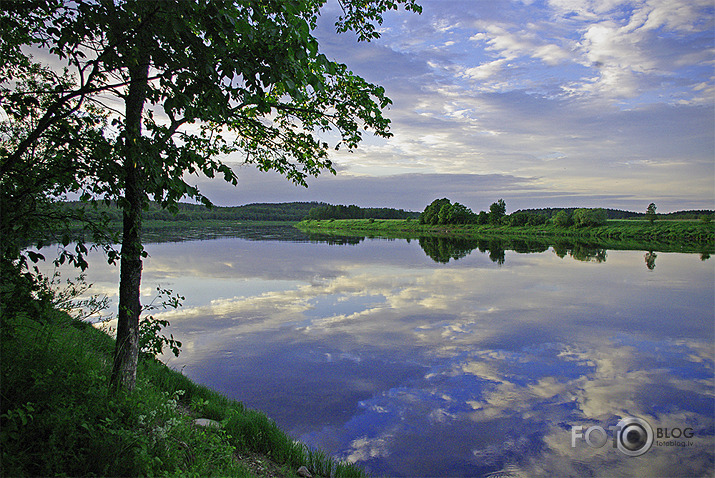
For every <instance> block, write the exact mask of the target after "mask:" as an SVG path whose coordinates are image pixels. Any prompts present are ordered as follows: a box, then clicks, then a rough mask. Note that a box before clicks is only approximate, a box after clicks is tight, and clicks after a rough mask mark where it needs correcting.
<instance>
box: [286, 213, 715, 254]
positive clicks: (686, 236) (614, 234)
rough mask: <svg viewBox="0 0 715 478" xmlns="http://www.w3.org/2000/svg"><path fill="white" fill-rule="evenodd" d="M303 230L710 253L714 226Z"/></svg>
mask: <svg viewBox="0 0 715 478" xmlns="http://www.w3.org/2000/svg"><path fill="white" fill-rule="evenodd" d="M296 226H297V227H298V228H299V229H301V230H303V231H306V232H323V233H336V234H354V235H366V236H382V237H391V238H416V237H456V238H459V237H461V238H474V237H485V236H496V237H503V238H509V237H532V238H541V239H544V240H547V241H552V242H556V241H560V240H564V239H568V240H573V241H578V240H581V241H589V242H598V243H599V244H602V245H604V246H608V247H609V248H612V249H654V250H663V251H666V250H670V251H678V250H693V252H695V251H697V252H701V249H703V248H705V249H706V250H707V251H710V252H712V249H713V246H714V245H715V225H713V223H705V222H703V221H658V222H655V223H654V224H650V223H649V222H647V221H642V220H608V221H606V223H605V224H604V225H601V226H593V227H576V226H558V225H556V224H554V223H553V222H550V221H547V222H546V223H545V224H541V225H534V226H529V225H524V226H511V225H506V224H435V225H433V224H420V223H419V222H418V221H415V220H381V219H343V220H341V219H335V220H327V221H312V220H306V221H302V222H300V223H298V224H297V225H296Z"/></svg>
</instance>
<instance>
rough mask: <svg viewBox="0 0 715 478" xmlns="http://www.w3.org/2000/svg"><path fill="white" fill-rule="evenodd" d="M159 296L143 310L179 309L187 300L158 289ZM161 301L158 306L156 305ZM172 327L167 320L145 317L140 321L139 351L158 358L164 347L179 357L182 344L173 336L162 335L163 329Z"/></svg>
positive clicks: (166, 290) (168, 291)
mask: <svg viewBox="0 0 715 478" xmlns="http://www.w3.org/2000/svg"><path fill="white" fill-rule="evenodd" d="M156 290H157V296H156V297H155V298H154V300H152V301H151V303H149V304H148V305H145V306H144V307H143V308H142V309H143V311H144V312H146V311H150V310H157V309H169V308H171V309H178V308H179V307H181V302H182V301H184V300H186V298H185V297H183V296H180V295H178V294H177V295H173V296H172V291H171V290H169V289H162V288H161V287H157V289H156ZM157 300H161V302H160V303H159V304H158V305H155V304H154V303H155V302H156V301H157ZM169 325H171V324H170V323H169V321H168V320H166V319H157V318H154V316H152V315H149V316H143V317H142V318H141V319H140V320H139V350H140V351H141V352H142V353H144V354H147V355H150V356H152V357H157V356H159V355H161V354H162V353H163V352H164V347H168V348H169V350H171V353H173V354H174V356H175V357H178V356H179V352H180V351H181V342H180V341H178V340H176V339H175V338H174V335H173V334H170V335H169V337H167V336H166V335H161V331H162V329H164V328H166V327H168V326H169Z"/></svg>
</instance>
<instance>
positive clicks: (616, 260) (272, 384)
mask: <svg viewBox="0 0 715 478" xmlns="http://www.w3.org/2000/svg"><path fill="white" fill-rule="evenodd" d="M257 239H266V240H257ZM281 239H285V240H281ZM303 239H304V238H302V236H301V235H300V234H296V233H295V232H291V233H290V235H289V236H288V237H284V236H281V234H280V233H272V234H270V235H269V236H268V237H266V236H265V235H262V234H255V235H251V236H249V237H229V238H226V237H224V238H214V239H208V240H189V241H184V242H173V243H153V244H149V245H148V246H147V249H148V252H149V254H150V258H149V259H147V260H146V261H145V266H144V277H143V288H144V292H145V295H146V297H145V300H146V301H148V300H150V299H151V296H152V295H153V290H155V289H156V286H157V285H161V286H162V287H169V288H172V289H173V290H174V291H175V292H178V293H180V294H182V295H184V296H185V297H186V300H185V302H184V307H183V308H181V309H180V310H178V311H171V312H168V313H166V317H167V318H169V320H170V321H171V333H173V334H174V336H175V337H176V338H178V339H179V340H181V341H183V347H182V353H181V355H180V356H179V358H174V357H173V356H170V355H167V356H166V357H165V360H166V361H167V363H168V364H169V365H170V366H172V367H174V368H176V369H180V370H183V372H184V373H185V374H186V375H188V376H189V377H191V378H192V379H194V380H196V381H198V382H200V383H203V384H206V385H208V386H210V387H212V388H214V389H217V390H220V391H222V392H224V393H225V394H227V395H228V396H230V397H232V398H235V399H238V400H241V401H243V402H244V403H245V404H246V405H247V406H249V407H252V408H256V409H260V410H263V411H265V412H266V413H267V414H268V415H269V416H270V417H272V418H273V419H275V420H276V422H277V423H278V424H279V425H280V426H281V427H282V428H283V429H285V430H286V431H288V432H289V433H290V434H291V435H292V436H294V437H295V438H297V439H300V440H301V441H303V442H305V443H307V444H309V445H311V446H314V447H320V448H323V449H324V450H326V451H328V452H330V453H331V454H333V455H335V456H337V457H338V458H341V459H347V460H350V461H354V462H358V463H360V464H361V465H363V466H364V467H365V468H366V469H367V470H368V471H370V472H371V473H373V474H375V475H389V476H544V475H551V476H614V475H618V476H675V475H678V476H693V475H694V476H711V475H712V474H713V472H714V471H715V464H714V463H715V440H714V431H715V430H714V428H715V424H714V422H715V420H714V416H715V372H714V369H713V361H714V359H715V345H714V342H715V318H714V313H715V312H714V311H715V305H714V297H715V267H714V263H713V260H712V259H707V256H705V257H703V256H701V255H700V254H680V253H661V252H656V253H655V255H653V254H651V253H648V252H647V251H611V250H609V251H605V250H602V249H598V248H593V247H591V248H589V247H584V246H577V247H575V246H559V247H556V248H553V247H548V248H547V247H546V246H542V247H530V246H528V245H523V244H522V245H517V246H514V245H512V246H511V247H513V248H516V249H517V250H520V251H529V250H531V251H533V250H535V249H536V250H538V251H539V252H531V253H524V252H515V251H514V250H503V249H501V248H500V246H499V244H496V243H494V242H492V243H488V242H485V243H479V244H478V243H476V242H466V241H462V242H458V243H450V242H448V241H437V240H431V241H428V240H423V241H417V240H413V241H406V240H393V241H388V240H379V239H365V240H359V241H358V240H341V239H337V240H335V239H333V240H332V241H331V242H332V243H326V242H315V241H313V242H306V241H305V240H303ZM314 239H315V238H314ZM502 247H503V246H502ZM475 248H476V249H475ZM97 262H101V261H97ZM89 280H90V281H91V282H94V283H95V292H107V293H108V294H110V295H112V294H114V295H116V281H117V272H116V270H114V269H106V268H103V267H100V266H99V264H98V265H97V266H96V267H94V268H93V269H91V273H90V276H89ZM115 303H116V302H115ZM624 417H635V418H640V419H643V420H645V421H647V422H648V424H650V426H651V427H652V436H653V437H654V442H653V444H652V447H651V448H650V450H649V451H648V452H647V453H645V454H643V455H641V456H637V457H630V456H626V455H625V454H623V453H622V452H620V451H618V450H617V449H616V448H614V443H615V442H614V440H613V438H614V437H613V431H612V430H609V428H608V427H609V426H615V425H616V424H617V423H618V422H619V420H620V419H622V418H624ZM595 425H597V426H600V427H603V429H604V430H606V431H607V435H608V436H607V437H606V438H607V439H608V442H607V443H606V445H605V446H602V447H600V448H596V447H592V446H590V445H589V444H588V443H587V442H586V441H585V440H584V439H583V437H582V436H581V434H583V433H585V432H586V431H587V430H588V429H589V427H591V426H595ZM576 426H581V427H583V428H582V429H580V434H579V433H578V430H579V429H574V427H576ZM666 429H667V430H666ZM666 433H667V434H668V435H667V436H668V437H671V436H672V435H673V434H675V435H677V437H678V438H677V439H672V438H669V439H666V438H665V434H666ZM658 435H660V437H658ZM686 436H687V437H686ZM589 437H590V439H591V441H592V443H595V444H598V443H597V442H598V438H599V433H598V430H596V431H595V432H594V434H591V435H589ZM572 443H573V445H575V446H572Z"/></svg>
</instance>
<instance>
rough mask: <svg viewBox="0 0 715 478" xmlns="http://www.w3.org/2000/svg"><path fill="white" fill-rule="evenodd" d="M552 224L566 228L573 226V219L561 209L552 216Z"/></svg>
mask: <svg viewBox="0 0 715 478" xmlns="http://www.w3.org/2000/svg"><path fill="white" fill-rule="evenodd" d="M554 224H556V225H557V226H560V227H568V226H571V225H572V224H573V218H572V217H571V214H570V213H569V212H568V211H567V210H566V209H562V210H561V211H559V212H558V213H557V214H556V216H554Z"/></svg>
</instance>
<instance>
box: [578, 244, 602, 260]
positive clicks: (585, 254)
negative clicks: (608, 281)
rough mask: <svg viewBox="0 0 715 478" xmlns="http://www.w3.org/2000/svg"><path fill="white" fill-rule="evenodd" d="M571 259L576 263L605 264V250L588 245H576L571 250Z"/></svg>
mask: <svg viewBox="0 0 715 478" xmlns="http://www.w3.org/2000/svg"><path fill="white" fill-rule="evenodd" d="M571 257H573V258H574V259H576V260H577V261H584V262H591V261H593V262H598V263H601V262H606V249H603V248H602V247H598V246H593V245H590V244H581V243H576V244H574V246H573V248H572V249H571Z"/></svg>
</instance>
